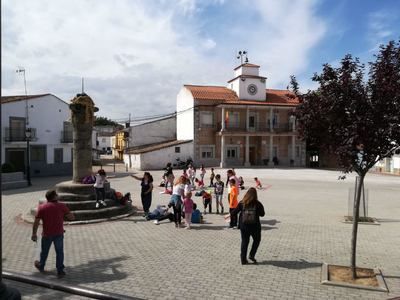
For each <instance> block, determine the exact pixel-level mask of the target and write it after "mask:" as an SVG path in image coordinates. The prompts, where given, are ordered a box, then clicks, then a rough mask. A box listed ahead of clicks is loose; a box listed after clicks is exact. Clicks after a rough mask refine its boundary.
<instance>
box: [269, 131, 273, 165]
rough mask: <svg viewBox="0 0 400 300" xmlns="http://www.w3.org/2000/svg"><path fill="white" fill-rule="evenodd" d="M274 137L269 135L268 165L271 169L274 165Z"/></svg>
mask: <svg viewBox="0 0 400 300" xmlns="http://www.w3.org/2000/svg"><path fill="white" fill-rule="evenodd" d="M273 152H274V136H273V135H272V134H271V135H270V136H269V162H268V165H269V166H270V167H271V166H273V165H274V162H273V161H272V158H273V157H274V153H273Z"/></svg>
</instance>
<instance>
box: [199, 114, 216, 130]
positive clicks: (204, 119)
mask: <svg viewBox="0 0 400 300" xmlns="http://www.w3.org/2000/svg"><path fill="white" fill-rule="evenodd" d="M200 126H201V127H213V126H214V113H213V112H212V111H202V112H200Z"/></svg>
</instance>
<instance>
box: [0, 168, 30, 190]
mask: <svg viewBox="0 0 400 300" xmlns="http://www.w3.org/2000/svg"><path fill="white" fill-rule="evenodd" d="M26 186H28V182H27V181H26V180H25V178H24V173H22V172H13V173H2V174H1V189H2V190H10V189H17V188H23V187H26Z"/></svg>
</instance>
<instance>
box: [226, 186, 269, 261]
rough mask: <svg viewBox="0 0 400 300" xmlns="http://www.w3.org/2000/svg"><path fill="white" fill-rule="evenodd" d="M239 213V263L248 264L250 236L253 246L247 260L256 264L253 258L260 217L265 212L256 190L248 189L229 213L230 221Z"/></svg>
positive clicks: (259, 237) (258, 241) (258, 238)
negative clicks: (240, 240) (240, 239)
mask: <svg viewBox="0 0 400 300" xmlns="http://www.w3.org/2000/svg"><path fill="white" fill-rule="evenodd" d="M239 212H240V217H239V223H240V235H241V238H242V242H241V247H240V260H241V263H242V265H246V264H248V260H247V248H248V246H249V242H250V236H251V237H252V238H253V244H252V246H251V249H250V254H249V259H250V260H251V261H253V263H255V264H257V260H256V258H255V256H256V253H257V249H258V246H259V245H260V242H261V223H260V217H263V216H264V215H265V210H264V206H263V205H262V203H261V202H260V201H258V198H257V190H256V189H255V188H253V187H252V188H249V190H248V191H247V193H246V194H245V195H244V197H243V199H242V201H240V202H239V204H238V206H237V207H236V208H235V209H233V210H232V211H231V219H232V217H233V216H237V214H238V213H239Z"/></svg>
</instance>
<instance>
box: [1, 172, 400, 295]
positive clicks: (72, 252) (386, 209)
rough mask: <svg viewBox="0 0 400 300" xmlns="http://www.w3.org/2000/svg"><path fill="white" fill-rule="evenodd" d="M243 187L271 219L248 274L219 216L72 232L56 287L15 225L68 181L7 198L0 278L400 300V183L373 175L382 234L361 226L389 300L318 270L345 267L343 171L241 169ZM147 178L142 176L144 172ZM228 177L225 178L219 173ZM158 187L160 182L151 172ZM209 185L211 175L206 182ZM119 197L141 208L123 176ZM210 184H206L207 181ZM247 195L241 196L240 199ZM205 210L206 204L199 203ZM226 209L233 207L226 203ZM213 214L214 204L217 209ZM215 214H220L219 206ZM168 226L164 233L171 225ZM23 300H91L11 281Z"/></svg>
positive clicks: (361, 255) (374, 211)
mask: <svg viewBox="0 0 400 300" xmlns="http://www.w3.org/2000/svg"><path fill="white" fill-rule="evenodd" d="M236 171H237V174H238V175H239V176H243V178H244V180H245V185H247V186H249V185H252V184H253V181H252V178H253V177H254V176H257V177H259V178H260V179H261V181H262V183H263V184H264V185H267V184H269V185H271V187H270V188H268V189H267V190H263V191H260V192H259V198H260V200H261V201H262V202H263V204H264V206H265V208H266V212H267V215H266V217H264V218H263V219H262V228H263V231H262V241H261V245H260V248H259V251H258V253H257V259H258V261H259V265H257V266H256V265H245V266H242V265H241V264H240V260H239V253H240V232H239V231H238V230H232V229H226V223H225V221H224V219H223V217H222V216H221V215H217V214H211V215H210V214H207V215H206V216H205V224H201V225H197V226H195V225H194V226H193V229H192V230H184V229H176V228H175V227H174V224H172V223H169V222H168V221H163V222H162V223H161V224H160V225H159V226H156V225H154V224H153V223H152V222H146V221H144V219H143V217H141V216H132V217H129V218H126V219H123V220H119V221H113V222H104V223H97V224H90V225H72V226H66V234H65V265H66V266H67V269H66V271H67V276H66V277H65V278H63V279H59V280H58V279H56V277H55V254H54V250H51V253H50V255H49V260H48V264H47V270H48V273H47V274H45V275H43V274H39V273H38V272H36V270H35V269H34V267H33V265H32V263H33V260H34V256H35V249H34V247H33V243H32V242H31V241H30V235H31V225H28V224H25V223H22V222H20V221H18V218H17V216H18V215H20V214H24V213H26V212H27V211H28V210H29V208H30V207H33V206H35V205H36V204H37V201H38V199H39V198H43V196H44V191H45V190H46V189H47V188H48V187H50V186H52V185H53V184H54V183H56V182H59V181H63V180H68V178H62V177H58V178H57V177H56V178H54V177H53V178H42V179H34V180H33V186H32V187H30V188H25V189H18V190H12V191H4V192H3V198H2V201H3V268H4V269H5V270H9V271H14V272H20V273H23V274H28V275H32V276H37V277H43V276H44V277H47V278H49V279H53V280H58V281H60V282H65V283H68V284H72V285H78V286H81V287H89V288H95V289H97V290H103V291H109V292H113V293H119V294H124V295H129V296H134V297H138V298H143V299H156V298H158V299H389V298H391V297H395V296H400V255H399V250H398V249H399V248H400V217H399V209H400V202H399V200H400V199H399V197H400V196H399V195H400V177H395V176H383V175H377V174H368V176H367V179H366V188H368V189H369V199H370V205H369V215H370V216H373V217H377V218H378V219H379V220H380V222H381V225H379V226H374V225H360V228H359V238H358V255H357V257H358V262H357V264H358V266H360V267H361V266H362V267H379V268H381V270H382V272H383V274H384V275H386V283H387V285H388V288H389V290H390V293H383V292H374V291H366V290H359V289H350V288H343V287H332V286H324V285H321V284H320V278H321V264H322V263H323V262H328V263H332V264H342V265H348V264H349V260H350V254H349V253H350V238H351V225H348V224H344V223H342V218H343V216H344V215H345V214H347V199H348V191H349V188H350V187H352V186H353V185H354V175H350V176H348V179H346V180H345V181H338V180H337V177H338V175H339V174H340V173H339V172H337V171H323V170H312V169H290V170H289V169H254V170H252V169H237V170H236ZM140 173H141V172H140ZM216 173H220V174H223V176H222V177H223V178H224V179H225V170H220V169H217V170H216ZM152 174H153V176H154V178H155V183H156V184H155V185H157V183H158V182H159V179H160V177H161V174H162V172H160V171H157V172H152ZM206 178H208V177H207V175H206ZM110 181H111V185H112V187H113V188H115V189H116V190H118V191H121V192H124V193H125V192H128V191H129V192H131V193H132V195H133V201H134V204H135V205H137V206H141V204H140V199H139V182H138V181H136V180H133V179H132V178H130V177H129V176H128V174H127V173H125V172H120V173H117V174H116V176H115V177H113V178H110ZM207 181H208V180H207ZM161 190H162V189H161V188H158V187H157V188H156V189H155V191H154V193H153V204H152V209H153V208H154V207H155V205H156V204H158V203H161V204H166V203H167V202H168V200H169V197H168V196H167V195H160V194H159V192H160V191H161ZM243 194H244V193H243V192H242V194H241V195H243ZM194 200H195V202H196V203H197V204H198V205H199V206H200V208H201V199H200V198H197V197H194ZM225 203H226V199H225ZM213 204H214V203H213ZM213 209H214V210H215V205H214V206H213ZM164 222H165V223H164ZM6 283H7V284H9V285H11V286H16V287H18V288H19V289H20V291H21V292H22V294H23V296H24V299H68V300H69V299H85V298H83V297H77V296H72V295H68V294H64V293H60V292H55V291H50V290H46V289H43V288H39V287H32V286H29V285H25V284H21V283H15V282H12V281H6Z"/></svg>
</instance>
